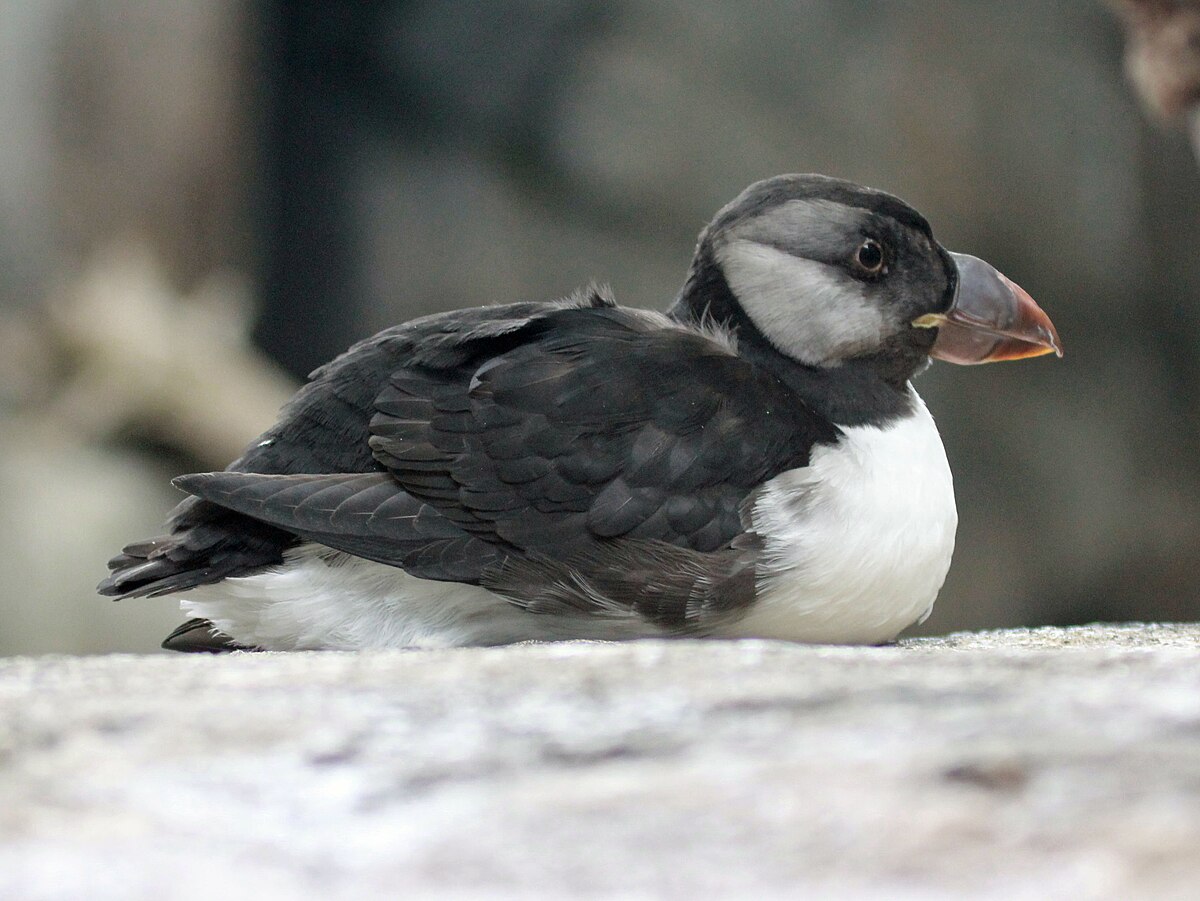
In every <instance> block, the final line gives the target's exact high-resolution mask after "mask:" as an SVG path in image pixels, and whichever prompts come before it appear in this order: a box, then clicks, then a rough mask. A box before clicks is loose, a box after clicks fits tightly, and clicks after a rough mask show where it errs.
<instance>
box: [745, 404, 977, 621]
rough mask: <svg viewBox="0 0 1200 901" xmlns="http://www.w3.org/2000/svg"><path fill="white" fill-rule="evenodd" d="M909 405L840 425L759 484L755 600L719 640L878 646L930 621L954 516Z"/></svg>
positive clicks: (920, 412)
mask: <svg viewBox="0 0 1200 901" xmlns="http://www.w3.org/2000/svg"><path fill="white" fill-rule="evenodd" d="M909 390H910V391H912V389H911V388H910V389H909ZM912 397H913V401H914V404H915V408H916V409H915V411H914V413H913V415H911V416H906V417H903V418H901V419H899V420H896V421H894V422H892V423H889V424H888V425H885V426H884V427H882V428H879V427H875V426H858V427H850V428H844V429H843V431H844V432H845V437H844V438H843V440H842V441H841V442H839V443H838V444H836V445H833V446H827V447H819V448H817V449H816V450H815V451H814V453H813V455H812V459H811V461H810V463H809V465H808V466H806V467H804V468H803V469H794V470H791V471H789V472H785V473H782V474H780V475H778V476H776V477H775V478H774V479H772V480H771V481H770V482H768V483H767V484H766V486H765V489H764V491H763V492H762V494H761V495H760V497H759V499H758V501H757V502H756V503H755V505H754V508H753V510H752V512H751V516H752V520H753V527H754V530H755V531H756V532H757V533H758V534H759V535H760V537H761V538H762V539H763V541H764V545H765V551H764V556H763V560H762V563H761V564H760V566H759V571H758V576H757V579H758V585H757V589H758V601H757V602H756V604H755V605H754V607H753V608H751V610H750V611H749V612H748V614H747V615H746V616H745V617H743V618H742V619H741V620H739V621H738V622H736V623H733V624H731V625H730V626H729V627H727V628H726V629H725V630H723V631H722V634H723V635H727V636H730V637H732V636H756V637H762V638H785V639H790V640H793V641H812V642H833V643H838V644H876V643H879V642H883V641H890V640H891V639H893V638H895V637H896V635H898V634H899V633H900V631H901V630H903V629H904V628H906V627H908V626H910V625H912V624H913V623H914V622H916V621H918V620H919V619H921V618H923V617H924V616H925V615H927V614H928V612H929V609H930V608H931V607H932V605H933V602H934V600H935V599H936V597H937V593H938V591H939V590H940V589H941V587H942V582H943V581H944V580H945V578H946V573H947V571H948V570H949V568H950V557H951V555H952V553H953V551H954V533H955V529H956V528H957V526H958V513H957V511H956V510H955V506H954V486H953V483H952V480H951V475H950V466H949V464H948V463H947V462H946V452H945V450H944V449H943V447H942V441H941V437H940V436H939V435H938V431H937V427H936V426H935V425H934V422H933V418H932V417H931V416H930V415H929V411H928V409H926V407H925V404H924V403H923V402H922V401H921V399H920V397H918V396H917V394H916V392H915V391H912Z"/></svg>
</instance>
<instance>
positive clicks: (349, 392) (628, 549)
mask: <svg viewBox="0 0 1200 901" xmlns="http://www.w3.org/2000/svg"><path fill="white" fill-rule="evenodd" d="M1049 353H1056V354H1057V355H1058V356H1062V345H1061V342H1060V340H1059V337H1058V334H1057V331H1056V330H1055V327H1054V325H1053V324H1052V322H1051V320H1050V318H1049V317H1048V316H1047V314H1046V313H1045V312H1043V311H1042V310H1041V308H1040V307H1039V306H1038V305H1037V304H1036V303H1035V302H1034V300H1033V299H1032V298H1031V297H1030V296H1029V294H1028V293H1026V292H1025V291H1024V290H1023V289H1021V288H1020V287H1019V286H1017V285H1016V284H1015V283H1014V282H1012V281H1010V280H1009V279H1008V278H1006V277H1005V276H1004V275H1002V274H1001V273H1000V272H999V271H997V270H996V269H995V268H993V267H992V266H991V265H990V264H988V263H986V262H984V261H983V260H980V259H978V258H976V257H972V256H969V255H965V254H958V253H953V252H950V251H948V250H946V249H945V248H944V247H943V246H942V245H941V244H939V243H938V242H937V241H936V240H935V239H934V236H933V232H932V230H931V228H930V226H929V223H928V222H927V221H926V219H925V218H924V217H923V216H922V215H921V214H920V213H918V212H917V211H916V210H915V209H913V208H912V207H911V206H909V205H908V204H907V203H905V202H904V201H902V200H900V199H898V198H897V197H894V196H892V195H891V194H888V193H886V192H884V191H880V190H875V189H871V188H866V187H863V186H860V185H858V184H854V183H852V182H848V181H844V180H840V179H836V178H832V177H829V176H823V175H816V174H799V175H781V176H776V177H773V178H768V179H765V180H763V181H759V182H756V183H754V184H752V185H750V186H749V187H748V188H746V189H745V190H744V191H743V192H742V193H741V194H739V195H738V196H737V197H736V198H735V199H734V200H733V201H731V202H730V203H728V204H727V205H726V206H724V207H723V208H722V209H721V210H720V211H718V212H717V214H716V216H715V217H714V218H713V220H712V221H711V222H710V223H709V224H708V225H707V226H706V227H705V228H704V229H703V230H702V231H701V233H700V236H699V240H698V242H697V245H696V248H695V252H694V255H693V258H692V261H691V265H690V267H689V269H688V270H687V273H686V278H685V279H684V282H683V285H682V288H681V289H680V291H679V293H678V295H677V296H676V297H675V299H674V301H673V302H672V303H670V304H669V305H668V306H667V307H666V309H665V311H664V312H657V311H650V310H645V309H639V308H632V307H624V306H619V305H618V304H617V303H616V302H615V300H614V299H613V297H612V294H611V292H610V291H609V290H608V289H606V288H603V287H598V286H595V285H593V286H589V287H588V288H585V289H583V290H581V291H577V292H576V293H575V294H572V295H570V296H568V297H565V298H562V299H558V300H553V301H523V302H511V303H504V304H497V305H494V306H484V307H479V308H473V309H465V310H457V311H451V312H446V313H440V314H434V315H431V316H425V317H422V318H418V319H414V320H412V321H409V322H407V323H404V324H401V325H397V326H394V327H392V328H389V329H386V330H384V331H382V332H380V333H378V334H376V335H374V336H373V337H370V338H367V339H365V340H363V341H361V342H359V343H358V344H356V345H354V346H353V347H351V348H350V349H349V350H348V351H346V352H345V353H343V354H342V355H341V356H338V357H337V358H335V359H334V360H332V361H331V362H329V363H327V364H325V365H323V366H321V367H320V368H318V369H317V370H315V371H314V372H313V373H312V374H311V376H310V377H309V380H308V381H307V383H306V384H305V385H304V387H302V388H301V389H300V390H299V391H298V392H297V393H296V394H295V396H294V397H293V398H292V399H291V400H290V401H289V402H288V403H287V404H286V405H285V406H284V407H283V409H282V411H281V414H280V417H279V420H278V421H277V422H276V423H275V424H274V425H273V426H271V427H270V428H269V429H267V431H266V432H264V433H263V434H262V435H261V436H259V437H258V438H257V439H255V440H254V441H253V442H251V443H250V445H249V446H248V448H247V450H246V451H245V452H244V453H243V454H242V456H240V457H239V458H238V459H236V460H235V461H233V462H232V463H231V464H230V465H229V466H228V467H227V469H225V470H224V471H222V472H208V473H194V474H190V475H184V476H181V477H179V478H177V479H175V480H174V482H173V484H174V485H175V486H176V487H178V488H180V489H182V490H183V491H185V492H187V494H188V496H187V498H186V499H184V500H183V501H182V502H181V503H180V504H179V505H178V506H177V507H176V508H175V509H174V511H173V512H172V513H171V514H170V516H169V519H168V532H167V534H166V535H165V536H162V537H159V538H154V539H150V540H147V541H141V542H137V543H134V544H130V545H128V546H127V547H125V548H124V550H123V551H122V552H121V554H119V555H118V556H116V557H115V558H114V559H113V560H111V561H110V562H109V569H110V573H109V575H108V577H107V578H106V579H105V580H104V581H103V582H101V583H100V585H99V587H98V591H99V592H100V594H102V595H105V596H110V597H114V598H118V599H121V598H135V597H143V596H160V595H177V596H178V599H179V603H180V607H181V609H182V611H183V612H184V613H185V614H186V615H187V617H188V619H187V621H186V622H185V623H184V624H183V625H181V626H180V627H179V628H178V629H176V630H175V631H174V632H172V633H171V635H169V636H168V637H167V639H166V640H165V641H164V642H163V647H165V648H168V649H172V650H180V651H210V652H217V651H227V650H237V649H245V650H318V649H335V650H357V649H371V648H437V647H459V646H470V645H503V644H510V643H514V642H521V641H553V640H569V639H591V640H623V639H636V638H647V637H663V638H676V637H697V638H727V639H733V638H762V639H781V640H787V641H794V642H803V643H831V644H865V645H873V644H882V643H887V642H890V641H892V640H894V639H895V638H896V637H897V636H898V635H899V633H900V632H901V631H903V630H904V629H906V628H908V627H910V626H912V625H914V624H916V623H919V622H923V621H924V619H925V618H926V617H927V616H928V615H929V613H930V611H931V609H932V607H933V603H934V600H935V599H936V597H937V595H938V592H939V591H940V589H941V587H942V584H943V582H944V580H945V577H946V574H947V572H948V570H949V567H950V561H951V556H952V553H953V549H954V539H955V532H956V528H957V522H958V514H957V510H956V506H955V500H954V489H953V481H952V476H951V472H950V467H949V464H948V462H947V457H946V452H945V450H944V448H943V445H942V441H941V437H940V435H939V433H938V430H937V427H936V425H935V423H934V421H933V418H932V416H931V414H930V412H929V410H928V408H927V407H926V405H925V403H924V402H923V401H922V399H921V398H920V396H919V395H918V394H917V393H916V391H915V390H914V388H913V386H912V379H913V378H914V377H915V376H916V375H917V374H919V373H920V372H921V371H923V370H924V369H925V368H926V367H927V366H928V365H929V363H930V360H931V359H937V360H944V361H949V362H952V363H957V364H964V365H965V364H976V363H986V362H995V361H1000V360H1018V359H1024V358H1028V357H1034V356H1040V355H1043V354H1049Z"/></svg>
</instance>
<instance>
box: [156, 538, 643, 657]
mask: <svg viewBox="0 0 1200 901" xmlns="http://www.w3.org/2000/svg"><path fill="white" fill-rule="evenodd" d="M179 606H180V608H181V609H182V610H183V612H184V613H185V614H187V615H188V616H195V617H200V618H201V619H207V620H208V621H209V622H211V623H212V624H213V625H214V626H215V627H216V628H217V629H218V630H219V631H220V632H222V633H224V634H225V635H228V636H230V637H231V638H233V639H234V640H235V641H237V642H238V643H239V644H241V645H245V646H247V647H258V648H262V649H264V650H268V651H301V650H342V651H352V650H361V649H366V648H412V647H425V648H439V647H441V648H444V647H462V646H465V645H496V644H508V643H510V642H514V641H529V640H541V641H554V640H561V639H568V638H592V639H612V640H618V639H628V638H642V637H649V636H658V635H662V630H661V629H659V628H657V627H655V626H652V625H650V624H648V623H646V622H644V621H643V620H641V619H640V618H639V617H637V616H634V615H633V614H630V615H629V616H626V617H622V616H553V615H541V614H532V613H526V612H525V611H523V610H521V609H519V608H518V607H515V606H514V605H513V604H511V603H509V602H508V601H506V600H504V599H503V598H501V597H499V596H498V595H495V594H492V593H491V592H490V591H487V590H486V589H483V588H480V587H478V586H477V585H462V584H459V583H457V582H434V581H430V580H429V579H418V578H417V577H415V576H410V575H409V574H408V573H406V572H404V571H403V570H401V569H397V568H396V567H394V566H384V565H383V564H381V563H373V562H372V561H370V560H363V559H361V558H359V557H351V556H349V555H346V554H341V553H338V552H336V551H330V550H329V549H328V548H324V547H320V546H318V545H311V544H310V545H303V546H301V547H300V548H298V549H297V550H296V551H294V552H292V553H291V554H289V555H288V558H287V560H286V561H285V563H284V564H283V565H281V566H280V567H278V568H276V569H273V570H268V571H266V572H261V573H256V574H255V575H252V576H244V577H241V578H234V579H225V580H224V581H222V582H218V583H217V584H215V585H202V586H200V587H198V588H194V589H192V590H191V591H188V592H185V593H184V594H181V595H180V596H179Z"/></svg>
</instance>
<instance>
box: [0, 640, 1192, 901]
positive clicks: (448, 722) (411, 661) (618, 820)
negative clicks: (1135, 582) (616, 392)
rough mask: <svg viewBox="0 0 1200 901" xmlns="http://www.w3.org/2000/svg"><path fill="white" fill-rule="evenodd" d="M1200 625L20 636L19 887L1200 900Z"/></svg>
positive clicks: (204, 893) (1, 875)
mask: <svg viewBox="0 0 1200 901" xmlns="http://www.w3.org/2000/svg"><path fill="white" fill-rule="evenodd" d="M1197 848H1200V626H1194V625H1192V626H1188V625H1176V626H1140V625H1135V626H1119V627H1100V626H1095V627H1084V628H1078V629H1067V630H1062V629H1038V630H1016V631H1006V632H995V633H978V634H970V635H953V636H949V637H946V638H934V639H913V640H909V641H906V642H903V643H902V644H901V645H900V646H897V647H887V648H829V647H803V646H794V645H787V644H780V643H774V642H635V643H629V644H592V643H563V644H547V645H521V646H514V647H510V648H495V649H465V650H448V651H434V652H386V653H362V654H335V653H328V654H238V655H232V656H227V657H215V658H214V657H178V656H151V657H135V656H112V657H92V658H65V657H44V658H13V659H8V660H0V897H3V898H6V899H7V898H15V899H24V898H38V899H59V898H61V899H76V898H83V897H86V898H91V899H118V898H119V899H155V901H157V899H162V898H180V899H193V898H195V899H200V898H208V897H210V896H213V895H218V896H225V897H232V898H240V897H251V896H254V897H256V898H259V899H262V898H276V897H283V898H313V899H317V898H321V899H326V898H333V899H342V898H345V899H351V898H353V899H359V898H364V897H375V896H379V897H412V896H418V897H420V896H428V895H432V894H435V893H436V894H437V896H438V897H450V898H475V897H480V898H482V897H487V898H494V897H520V898H559V897H564V896H572V897H574V896H585V897H586V896H607V897H611V896H620V897H623V898H661V897H668V898H674V897H680V898H684V897H687V898H692V897H705V898H712V897H730V898H733V897H767V898H771V897H779V898H784V897H787V898H793V897H808V898H822V897H829V898H881V899H882V898H888V899H891V898H961V897H973V898H997V899H1000V898H1004V899H1008V898H1023V897H1030V898H1033V897H1038V898H1041V897H1057V896H1062V897H1074V898H1128V897H1135V896H1136V897H1164V898H1171V897H1179V898H1185V897H1194V891H1195V886H1196V885H1197V882H1198V880H1200V854H1198V853H1197V850H1196V849H1197Z"/></svg>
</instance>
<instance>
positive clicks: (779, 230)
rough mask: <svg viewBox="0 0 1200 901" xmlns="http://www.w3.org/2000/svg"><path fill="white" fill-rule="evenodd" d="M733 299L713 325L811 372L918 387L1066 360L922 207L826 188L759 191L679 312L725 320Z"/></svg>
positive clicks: (806, 179)
mask: <svg viewBox="0 0 1200 901" xmlns="http://www.w3.org/2000/svg"><path fill="white" fill-rule="evenodd" d="M713 282H717V283H719V287H720V288H721V289H724V288H725V287H727V288H728V291H724V292H723V291H720V290H718V291H715V290H713V284H712V283H713ZM689 288H690V289H692V290H691V296H689ZM722 293H724V294H725V295H726V296H728V298H729V301H728V302H727V303H726V305H727V306H730V307H732V308H733V309H730V310H726V311H721V310H719V309H710V310H709V312H710V313H711V314H712V315H714V316H721V314H722V313H723V312H724V313H728V314H729V315H728V316H726V317H723V318H728V319H730V320H732V321H731V323H730V324H732V325H735V326H742V325H744V320H749V323H750V324H752V326H753V328H754V330H756V331H757V332H758V333H759V334H760V335H761V336H762V337H763V338H764V339H765V340H766V342H768V343H769V344H770V345H771V347H772V348H773V349H774V350H775V351H777V352H778V353H780V354H782V355H784V356H785V357H788V358H790V359H792V360H794V361H796V362H798V363H801V364H803V365H804V366H806V367H812V368H818V369H833V368H837V367H842V366H844V365H845V364H847V363H850V362H854V363H855V364H856V365H857V366H858V367H862V366H870V367H876V368H878V369H879V370H880V371H881V372H882V373H885V374H886V375H887V376H888V377H889V378H891V379H893V380H898V381H907V379H908V377H909V376H911V375H912V374H913V373H914V372H916V371H917V370H918V369H920V368H921V366H923V365H924V363H925V361H926V360H927V359H928V358H929V357H930V356H932V357H934V358H936V359H944V360H949V361H951V362H954V363H985V362H991V361H995V360H1013V359H1020V358H1022V357H1031V356H1037V355H1040V354H1045V353H1051V352H1054V353H1058V354H1060V355H1061V353H1062V351H1061V345H1060V343H1059V340H1058V335H1057V333H1056V332H1055V330H1054V326H1053V325H1052V324H1051V322H1050V319H1049V318H1048V317H1047V316H1046V314H1045V313H1043V312H1042V311H1041V309H1039V308H1038V306H1037V304H1035V303H1034V302H1033V299H1032V298H1030V296H1029V295H1028V294H1026V293H1025V292H1024V291H1023V290H1022V289H1021V288H1019V287H1018V286H1017V285H1015V284H1013V283H1012V282H1011V281H1009V280H1008V279H1007V278H1005V277H1004V276H1003V275H1001V274H1000V273H999V272H997V271H996V270H995V269H993V268H992V267H991V266H989V265H988V264H987V263H985V262H983V261H982V260H979V259H976V258H975V257H970V256H966V255H962V254H955V253H950V252H949V251H947V250H946V249H945V248H943V247H942V246H941V245H940V244H939V243H938V242H937V241H936V240H934V238H933V233H932V231H931V230H930V228H929V223H928V222H926V221H925V219H924V217H922V216H921V214H920V213H918V212H917V211H916V210H914V209H913V208H912V207H910V206H908V204H906V203H904V202H903V201H901V200H899V199H897V198H895V197H893V196H891V195H890V194H885V193H883V192H882V191H874V190H871V189H869V188H863V187H861V186H859V185H855V184H852V183H850V182H846V181H840V180H838V179H833V178H828V177H825V176H820V175H783V176H778V177H776V178H770V179H767V180H765V181H761V182H757V183H756V184H753V185H751V186H750V187H749V188H747V189H746V190H745V191H743V192H742V193H741V195H739V196H738V197H737V198H736V199H734V200H733V202H732V203H730V204H729V205H727V206H726V207H725V208H724V209H722V210H721V211H720V212H719V213H718V214H717V216H716V218H715V219H714V220H713V221H712V223H711V224H710V225H709V226H708V227H707V228H706V229H705V230H704V232H703V233H702V234H701V236H700V244H699V247H698V248H697V253H696V260H695V262H694V263H693V268H692V275H691V277H690V278H689V286H688V287H685V290H684V294H683V295H681V297H680V301H679V304H681V305H685V304H689V303H690V304H691V305H693V307H696V306H699V305H701V304H705V305H707V306H708V307H710V308H711V307H712V305H713V304H714V303H716V304H717V306H720V303H721V301H720V299H719V297H720V295H721V294H722ZM694 312H698V313H702V312H703V310H694ZM743 317H744V320H743ZM739 320H742V321H739Z"/></svg>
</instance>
